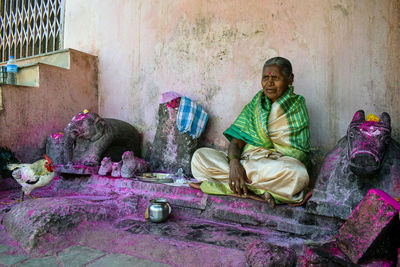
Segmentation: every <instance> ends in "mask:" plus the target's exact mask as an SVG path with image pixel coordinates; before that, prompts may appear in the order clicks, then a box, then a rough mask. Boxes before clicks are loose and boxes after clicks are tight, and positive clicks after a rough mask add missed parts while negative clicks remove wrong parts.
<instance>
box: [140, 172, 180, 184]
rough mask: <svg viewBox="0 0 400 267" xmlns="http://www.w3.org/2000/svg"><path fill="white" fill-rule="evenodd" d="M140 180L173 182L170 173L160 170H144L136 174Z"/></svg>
mask: <svg viewBox="0 0 400 267" xmlns="http://www.w3.org/2000/svg"><path fill="white" fill-rule="evenodd" d="M137 178H138V179H139V180H140V181H143V182H151V183H173V182H174V179H172V178H171V174H170V173H162V172H145V173H142V174H141V175H139V176H137Z"/></svg>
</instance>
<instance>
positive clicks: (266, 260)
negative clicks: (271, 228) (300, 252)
mask: <svg viewBox="0 0 400 267" xmlns="http://www.w3.org/2000/svg"><path fill="white" fill-rule="evenodd" d="M296 258H297V257H296V251H294V250H293V249H290V248H286V247H281V246H277V245H274V244H268V243H264V242H261V241H254V242H253V243H251V244H250V245H249V246H248V247H247V249H246V260H247V263H248V264H249V266H260V267H261V266H262V267H274V266H280V267H293V266H295V265H296Z"/></svg>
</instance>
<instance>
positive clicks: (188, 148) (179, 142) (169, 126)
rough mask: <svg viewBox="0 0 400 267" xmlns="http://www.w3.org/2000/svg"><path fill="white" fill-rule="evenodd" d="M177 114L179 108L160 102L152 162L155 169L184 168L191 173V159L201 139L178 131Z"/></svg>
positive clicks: (168, 170)
mask: <svg viewBox="0 0 400 267" xmlns="http://www.w3.org/2000/svg"><path fill="white" fill-rule="evenodd" d="M176 114H177V110H175V109H174V108H167V106H166V104H160V106H159V110H158V117H159V118H158V126H157V131H156V136H155V138H154V143H153V145H152V147H151V154H150V162H151V165H152V169H153V170H156V171H165V172H169V173H176V172H177V171H178V170H179V169H180V168H182V169H183V173H185V174H187V175H189V174H190V173H191V170H190V161H191V158H192V155H193V153H194V151H195V150H196V149H197V147H198V142H199V139H198V138H192V137H191V136H189V135H188V134H187V133H183V134H182V133H180V132H179V131H178V129H177V128H176ZM135 155H137V154H136V153H135Z"/></svg>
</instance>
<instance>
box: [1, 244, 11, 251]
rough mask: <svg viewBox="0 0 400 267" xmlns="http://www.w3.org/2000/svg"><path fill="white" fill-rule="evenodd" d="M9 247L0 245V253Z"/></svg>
mask: <svg viewBox="0 0 400 267" xmlns="http://www.w3.org/2000/svg"><path fill="white" fill-rule="evenodd" d="M8 249H9V247H7V246H4V245H0V253H3V252H5V251H7V250H8Z"/></svg>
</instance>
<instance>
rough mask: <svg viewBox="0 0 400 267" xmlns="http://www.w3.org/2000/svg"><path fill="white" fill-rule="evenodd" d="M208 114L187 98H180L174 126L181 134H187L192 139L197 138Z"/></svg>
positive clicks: (201, 131)
mask: <svg viewBox="0 0 400 267" xmlns="http://www.w3.org/2000/svg"><path fill="white" fill-rule="evenodd" d="M207 120H208V114H207V112H205V111H204V110H203V108H202V107H200V106H199V105H198V104H196V103H195V102H193V101H192V100H190V99H189V98H187V97H184V96H182V97H181V103H180V105H179V109H178V114H177V115H176V126H177V128H178V130H179V131H180V132H181V133H188V134H189V135H190V136H191V137H193V138H198V137H199V136H200V135H201V134H202V133H203V131H204V129H205V127H206V123H207Z"/></svg>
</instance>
